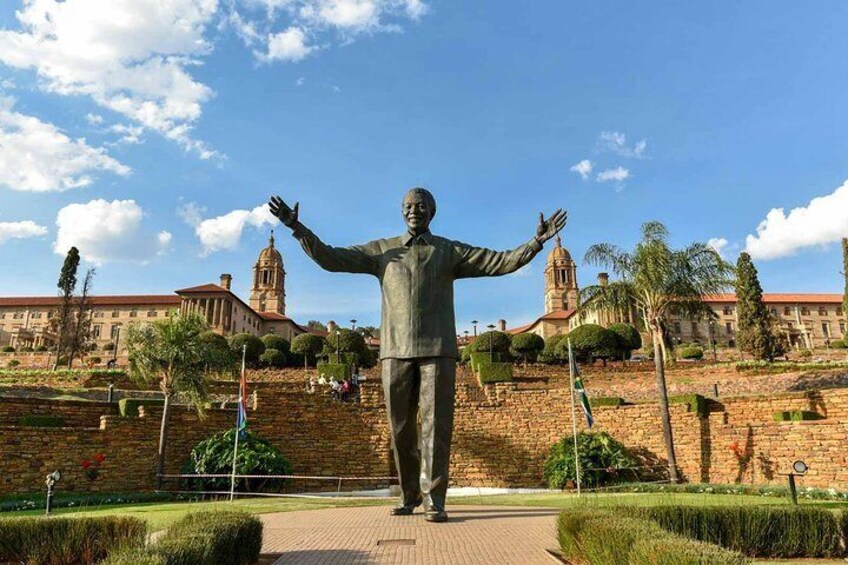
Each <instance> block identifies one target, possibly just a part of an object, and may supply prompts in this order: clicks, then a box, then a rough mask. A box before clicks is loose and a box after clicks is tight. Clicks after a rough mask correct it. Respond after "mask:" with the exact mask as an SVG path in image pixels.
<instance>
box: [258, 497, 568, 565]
mask: <svg viewBox="0 0 848 565" xmlns="http://www.w3.org/2000/svg"><path fill="white" fill-rule="evenodd" d="M448 512H449V515H450V521H449V522H448V523H446V524H430V523H427V522H425V521H424V515H423V513H420V511H419V512H416V513H415V514H414V515H412V516H390V515H389V507H387V506H369V507H360V508H333V509H325V510H304V511H299V512H282V513H277V514H264V515H262V516H261V518H262V521H263V522H264V524H265V530H264V541H263V546H262V551H263V553H278V554H281V557H280V558H279V559H278V560H277V561H276V564H284V563H285V564H289V563H290V564H295V565H313V564H315V565H318V564H320V565H348V564H351V565H352V564H356V565H365V564H368V565H371V564H394V563H403V564H407V563H408V564H427V565H435V564H451V565H477V564H480V565H483V564H485V565H492V564H493V563H497V564H513V563H514V564H521V565H525V564H526V565H535V564H539V565H543V564H544V565H552V564H554V563H559V561H557V560H556V559H555V558H553V557H552V556H551V555H550V554H549V553H547V551H546V549H555V548H556V547H557V542H556V535H555V523H556V515H557V512H558V511H557V509H555V508H532V507H525V506H522V507H509V506H465V505H462V506H452V507H448ZM410 540H414V545H407V544H410V543H413V542H411V541H410Z"/></svg>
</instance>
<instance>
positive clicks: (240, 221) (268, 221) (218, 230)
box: [180, 203, 278, 256]
mask: <svg viewBox="0 0 848 565" xmlns="http://www.w3.org/2000/svg"><path fill="white" fill-rule="evenodd" d="M202 212H203V210H201V209H200V208H198V207H197V205H196V204H194V203H189V204H187V205H185V206H183V207H182V208H181V210H180V215H181V216H182V218H183V219H184V220H185V221H186V222H187V223H188V224H189V225H191V226H193V227H194V233H195V234H196V235H197V238H198V239H199V240H200V244H201V245H202V246H203V255H204V256H205V255H208V254H210V253H214V252H215V251H223V250H232V249H235V248H236V247H238V244H239V241H241V234H242V232H243V231H244V228H245V227H247V226H253V227H255V228H261V227H263V226H266V225H267V226H275V225H276V224H277V223H278V220H277V218H275V217H274V216H273V215H272V214H271V211H270V210H269V209H268V205H267V204H261V205H259V206H257V207H256V208H254V209H253V210H233V211H232V212H228V213H226V214H224V215H222V216H217V217H214V218H208V219H205V220H204V219H203V218H202V215H201V214H202Z"/></svg>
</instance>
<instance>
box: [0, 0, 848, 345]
mask: <svg viewBox="0 0 848 565" xmlns="http://www.w3.org/2000/svg"><path fill="white" fill-rule="evenodd" d="M846 25H848V4H846V3H841V2H827V1H819V0H810V1H808V2H803V3H801V2H789V1H782V0H781V1H778V0H768V1H766V0H752V1H749V2H744V3H743V2H738V3H731V2H698V3H694V2H677V1H665V0H662V1H652V2H612V1H606V0H591V1H589V0H585V1H571V0H569V1H564V0H559V1H550V2H549V1H541V0H539V1H534V2H529V3H520V4H517V3H514V2H500V1H492V2H485V3H484V2H476V1H459V0H453V1H451V2H447V1H444V0H110V2H108V3H104V2H93V1H91V0H65V1H55V0H25V1H23V2H20V1H17V0H15V1H11V0H10V1H6V2H2V3H0V268H2V272H3V276H2V277H0V295H4V296H10V295H50V294H53V293H54V292H55V291H56V288H55V284H56V279H57V277H58V272H59V269H60V267H61V263H62V260H63V257H64V254H65V253H66V252H67V249H68V248H69V247H70V246H71V245H76V246H77V247H78V248H79V249H80V252H81V254H82V256H83V258H84V259H85V262H86V265H87V266H89V267H94V268H95V269H96V277H95V292H97V293H100V294H149V293H156V294H159V293H162V294H166V293H171V292H173V291H174V290H175V289H179V288H183V287H187V286H194V285H199V284H204V283H207V282H217V281H218V277H219V275H220V274H221V273H225V272H226V273H232V275H233V278H234V280H233V288H234V291H235V292H236V293H237V294H239V295H240V296H241V297H243V298H246V297H247V296H248V295H249V290H250V277H251V269H252V266H253V264H254V262H255V261H256V257H257V254H258V252H259V250H260V249H261V248H262V247H264V246H265V245H266V244H267V240H268V235H269V232H270V230H271V229H272V228H275V229H276V230H277V231H276V234H277V247H278V248H279V249H280V251H281V252H282V254H283V258H284V262H285V268H286V272H287V280H286V291H287V306H288V308H287V314H289V315H290V316H291V317H293V318H294V319H295V320H297V321H300V322H306V321H307V320H309V319H318V320H323V321H326V320H329V319H333V320H336V321H340V322H341V323H345V322H346V321H347V320H349V319H357V320H358V324H359V325H378V323H379V307H380V295H379V287H378V284H377V282H376V281H375V280H374V279H373V278H370V277H366V276H361V275H346V274H332V273H326V272H324V271H322V270H320V269H319V268H318V267H317V266H316V265H315V264H313V263H312V262H311V261H310V260H309V259H308V258H307V257H306V256H305V255H304V254H303V252H302V251H301V249H300V247H299V245H298V244H297V242H296V241H295V240H294V239H293V238H291V237H290V235H289V234H288V232H287V230H286V228H285V227H283V226H281V225H279V223H275V220H274V218H272V217H271V216H270V214H269V213H268V212H267V210H266V209H265V208H264V203H265V202H266V201H267V198H268V197H269V195H271V194H279V195H280V196H281V197H282V198H284V199H285V200H286V201H287V202H290V203H292V204H293V203H294V202H299V203H300V219H301V220H302V221H303V223H304V224H306V225H307V226H308V227H310V228H311V229H312V230H313V231H314V232H316V233H317V234H318V235H319V236H320V237H321V238H322V239H323V240H324V241H326V242H328V243H330V244H334V245H349V244H355V243H362V242H365V241H369V240H371V239H375V238H379V237H389V236H395V235H399V234H400V233H401V232H402V231H403V230H404V225H403V221H402V218H401V216H400V203H401V199H402V197H403V194H404V192H405V191H406V189H408V188H409V187H411V186H417V185H420V186H425V187H428V188H429V189H430V190H431V191H432V192H433V193H434V194H435V196H436V199H437V202H438V214H437V216H436V218H435V219H434V222H433V224H432V226H431V227H432V229H433V231H434V232H435V233H437V234H439V235H443V236H445V237H449V238H451V239H458V240H462V241H465V242H468V243H471V244H475V245H480V246H485V247H491V248H494V249H510V248H513V247H516V246H518V245H520V244H522V243H524V242H526V241H527V240H529V239H530V238H531V237H532V236H533V235H534V233H535V228H536V223H537V221H538V214H539V213H540V212H543V213H544V214H546V215H547V214H550V213H552V212H553V211H554V210H556V209H557V208H560V207H562V208H565V209H567V210H568V213H569V222H568V225H567V226H566V228H565V229H564V231H563V232H562V238H563V244H564V245H565V246H566V247H567V248H568V249H569V250H570V251H571V253H572V255H573V256H574V258H575V259H576V260H577V262H578V282H579V283H581V284H590V283H592V282H593V281H594V280H595V277H596V275H597V271H598V269H597V268H595V267H592V266H588V265H585V264H584V263H583V255H584V253H585V251H586V249H587V247H588V246H590V245H592V244H594V243H598V242H610V243H615V244H617V245H620V246H622V247H625V248H629V247H632V245H633V244H634V243H635V242H636V241H637V240H638V236H639V227H640V225H641V224H642V223H643V222H645V221H648V220H659V221H661V222H663V223H665V224H666V225H667V226H668V228H669V230H670V232H671V240H672V243H673V244H674V245H676V246H682V245H686V244H688V243H691V242H693V241H704V242H706V241H709V242H710V243H711V244H712V245H714V246H715V247H716V248H717V249H718V250H719V251H720V252H721V253H722V254H723V255H724V256H725V257H726V258H727V259H728V260H731V261H735V259H736V257H737V256H738V254H739V253H740V252H741V251H743V250H747V251H748V252H749V253H751V255H752V256H753V257H754V260H755V263H756V265H757V268H758V269H759V272H760V278H761V282H762V284H763V287H764V289H765V290H766V291H772V292H841V291H842V284H843V283H842V278H841V275H840V270H841V253H840V249H839V243H838V242H839V240H840V238H841V237H845V236H846V235H848V184H846V182H848V128H846V127H845V126H846V124H848V97H846V96H845V93H846V91H848V58H846V57H845V53H848V35H847V34H845V33H844V30H845V28H846ZM552 243H553V242H550V243H548V245H547V246H546V249H545V250H544V251H543V252H542V253H541V254H540V255H539V256H537V257H536V258H535V259H534V261H533V262H532V263H531V264H530V265H528V266H527V267H525V268H523V269H522V270H521V271H519V272H517V273H514V274H512V275H509V276H506V277H501V278H491V279H474V280H463V281H459V282H458V283H457V287H456V313H457V321H458V330H459V331H462V330H464V329H470V320H472V319H477V320H479V321H480V322H481V325H486V324H489V323H494V322H495V321H496V320H498V319H505V320H507V322H508V325H509V326H517V325H520V324H523V323H526V322H529V321H532V320H533V319H535V318H536V317H538V316H539V315H541V314H542V313H543V296H542V291H543V286H544V285H543V280H542V274H543V271H544V265H545V256H546V255H547V253H548V252H549V250H550V248H551V246H552Z"/></svg>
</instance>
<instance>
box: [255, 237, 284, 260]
mask: <svg viewBox="0 0 848 565" xmlns="http://www.w3.org/2000/svg"><path fill="white" fill-rule="evenodd" d="M266 261H267V262H273V261H277V262H279V263H280V265H282V264H283V256H282V255H280V252H279V251H277V249H276V248H275V247H274V230H271V237H270V238H269V239H268V247H266V248H265V249H263V250H262V251H260V252H259V262H260V263H262V262H266Z"/></svg>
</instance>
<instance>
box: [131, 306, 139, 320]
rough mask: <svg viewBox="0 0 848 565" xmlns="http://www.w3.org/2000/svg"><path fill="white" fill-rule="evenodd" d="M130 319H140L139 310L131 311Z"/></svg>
mask: <svg viewBox="0 0 848 565" xmlns="http://www.w3.org/2000/svg"><path fill="white" fill-rule="evenodd" d="M130 318H138V308H133V309H132V310H130Z"/></svg>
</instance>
